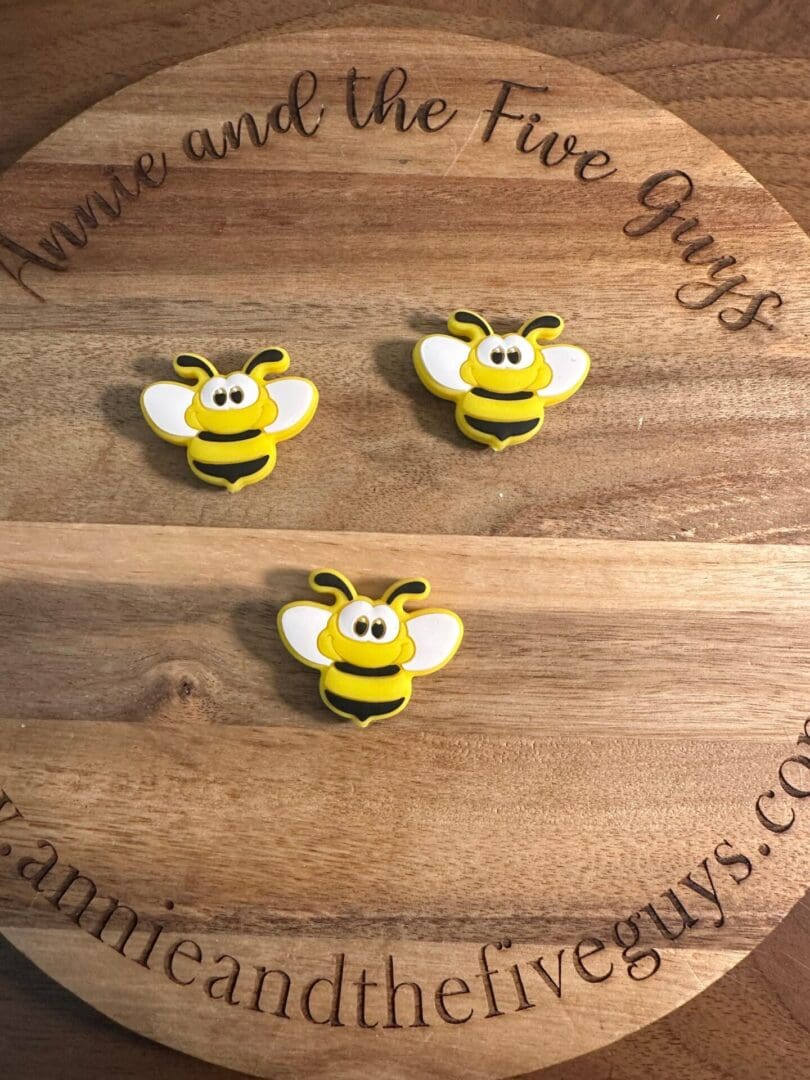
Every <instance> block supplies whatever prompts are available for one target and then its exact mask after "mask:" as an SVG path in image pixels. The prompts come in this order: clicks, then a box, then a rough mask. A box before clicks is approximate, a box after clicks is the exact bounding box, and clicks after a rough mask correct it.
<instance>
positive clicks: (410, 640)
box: [278, 570, 464, 728]
mask: <svg viewBox="0 0 810 1080" xmlns="http://www.w3.org/2000/svg"><path fill="white" fill-rule="evenodd" d="M309 584H310V587H311V588H312V589H313V590H314V591H315V592H319V593H327V594H331V595H332V596H333V598H334V602H333V603H332V604H331V605H329V604H319V603H315V602H314V601H311V600H300V601H296V602H294V603H291V604H286V605H285V606H284V607H283V608H282V609H281V611H280V612H279V614H278V628H279V633H280V634H281V640H282V641H283V642H284V645H285V647H286V648H287V649H288V651H289V652H291V653H292V655H293V656H294V657H295V658H296V660H300V661H301V663H302V664H306V665H307V666H309V667H312V668H315V669H316V670H318V671H319V672H320V674H321V677H320V694H321V699H322V700H323V703H324V704H325V705H326V706H327V708H329V709H331V710H332V712H334V713H336V714H337V715H338V716H342V717H344V718H346V719H348V720H352V721H354V723H355V724H356V725H357V726H358V727H361V728H364V727H368V725H369V724H372V723H374V721H375V720H382V719H383V718H385V717H388V716H394V715H395V714H396V713H398V712H401V711H402V710H403V709H404V708H405V706H406V705H407V704H408V702H409V701H410V698H411V692H412V682H413V679H414V678H416V677H417V676H421V675H430V674H432V673H433V672H434V671H438V670H439V668H443V667H444V666H445V664H447V663H448V662H449V661H450V660H451V659H452V658H453V656H455V654H456V651H457V649H458V647H459V645H460V644H461V638H462V636H463V633H464V626H463V624H462V621H461V619H460V618H459V617H458V615H456V614H455V613H454V612H452V611H446V610H444V609H443V608H429V609H423V610H421V611H414V612H406V611H405V610H404V606H405V604H407V603H409V602H411V601H412V600H414V599H416V598H417V597H420V598H423V599H424V598H425V597H427V595H428V593H429V592H430V585H429V584H428V583H427V581H425V579H424V578H415V579H413V580H402V581H395V582H394V584H393V585H391V586H390V587H389V588H388V589H386V591H385V592H384V593H383V595H382V596H381V597H380V598H379V599H376V600H374V599H371V598H370V597H368V596H361V595H359V594H358V593H357V591H356V589H355V588H354V586H353V585H352V584H351V582H350V581H349V580H348V578H345V577H344V576H343V575H342V574H339V573H338V572H337V571H336V570H315V571H313V573H311V574H310V575H309Z"/></svg>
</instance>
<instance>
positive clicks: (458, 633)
mask: <svg viewBox="0 0 810 1080" xmlns="http://www.w3.org/2000/svg"><path fill="white" fill-rule="evenodd" d="M407 627H408V636H409V637H410V638H411V640H412V641H413V643H414V645H415V646H416V652H415V653H414V654H413V657H412V658H411V659H410V660H408V662H407V663H405V664H403V665H402V666H403V668H404V669H405V671H410V672H413V674H414V675H427V674H428V673H429V672H431V671H436V670H438V668H440V667H443V666H444V665H445V664H446V663H447V661H448V660H450V659H451V657H452V656H454V655H455V652H456V650H457V649H458V647H459V645H460V644H461V638H462V637H463V635H464V625H463V623H462V622H461V619H460V618H459V617H458V615H454V614H453V613H452V612H451V611H425V612H420V613H419V614H417V615H413V616H411V618H410V619H408V623H407Z"/></svg>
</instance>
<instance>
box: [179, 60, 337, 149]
mask: <svg viewBox="0 0 810 1080" xmlns="http://www.w3.org/2000/svg"><path fill="white" fill-rule="evenodd" d="M317 91H318V76H317V75H316V74H315V72H314V71H310V70H309V69H305V70H303V71H299V72H296V74H295V75H294V76H293V77H292V80H291V81H290V85H289V88H288V90H287V96H286V98H285V99H284V100H283V101H279V102H277V103H276V104H275V105H274V106H273V107H272V108H271V109H270V110H269V112H267V113H266V114H265V116H264V119H263V120H262V121H258V120H257V119H256V117H255V116H254V115H253V113H250V112H244V113H242V115H241V116H240V117H239V119H238V120H237V121H236V125H235V126H234V123H233V121H232V120H226V121H225V123H224V124H223V125H222V127H221V133H222V134H221V139H220V141H219V142H218V143H215V142H214V136H213V135H212V134H211V132H210V129H209V128H192V130H191V131H187V132H186V133H185V135H184V136H183V139H182V143H181V145H182V147H183V153H184V154H185V155H186V157H187V158H188V159H189V160H190V161H204V160H205V158H212V159H213V160H214V161H222V159H223V158H224V157H227V156H228V154H229V153H230V151H231V150H238V149H239V148H240V147H241V145H242V139H243V136H244V134H245V132H246V133H247V137H248V138H249V139H250V142H251V144H252V145H253V146H254V147H257V148H259V147H262V146H264V145H265V144H266V143H267V140H268V139H269V137H270V132H271V131H273V132H275V134H276V135H286V134H287V132H288V131H292V130H295V131H296V132H297V134H298V135H301V136H303V138H305V139H308V138H311V137H312V136H313V135H314V134H315V132H316V131H317V130H318V128H319V127H320V126H321V121H322V120H323V115H324V112H325V106H324V105H320V106H319V108H318V112H317V115H316V116H314V117H313V118H311V119H310V120H309V123H308V122H307V117H306V115H305V109H306V108H307V106H308V105H309V104H310V103H311V102H312V100H313V98H314V97H315V94H316V93H317Z"/></svg>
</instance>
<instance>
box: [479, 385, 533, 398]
mask: <svg viewBox="0 0 810 1080" xmlns="http://www.w3.org/2000/svg"><path fill="white" fill-rule="evenodd" d="M473 393H474V394H475V395H476V397H485V398H492V399H493V401H528V400H529V398H531V397H534V394H533V393H532V391H531V390H515V392H514V393H513V394H500V393H498V391H497V390H485V389H484V388H483V386H476V387H475V389H474V390H473Z"/></svg>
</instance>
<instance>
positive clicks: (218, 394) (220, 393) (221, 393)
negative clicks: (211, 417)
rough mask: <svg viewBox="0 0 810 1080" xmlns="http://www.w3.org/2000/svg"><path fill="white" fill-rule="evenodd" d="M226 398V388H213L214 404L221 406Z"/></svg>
mask: <svg viewBox="0 0 810 1080" xmlns="http://www.w3.org/2000/svg"><path fill="white" fill-rule="evenodd" d="M227 400H228V391H227V390H215V391H214V404H215V405H220V406H222V405H224V404H225V402H226V401H227Z"/></svg>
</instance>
